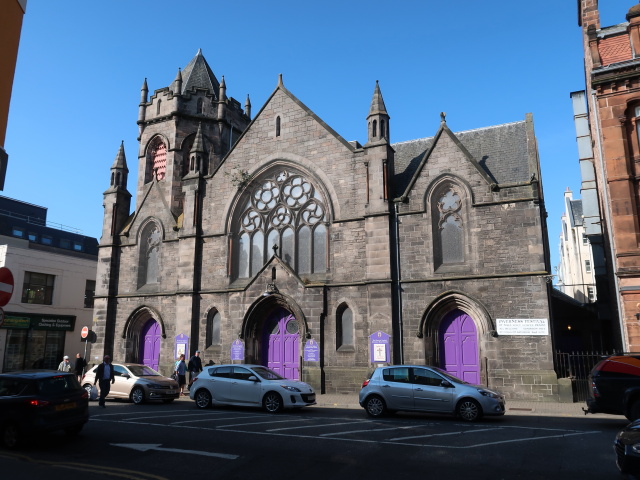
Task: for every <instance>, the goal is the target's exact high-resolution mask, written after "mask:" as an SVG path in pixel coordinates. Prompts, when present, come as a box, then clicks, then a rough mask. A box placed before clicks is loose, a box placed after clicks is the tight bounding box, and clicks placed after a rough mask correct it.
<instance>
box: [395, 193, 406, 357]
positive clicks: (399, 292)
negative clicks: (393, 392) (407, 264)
mask: <svg viewBox="0 0 640 480" xmlns="http://www.w3.org/2000/svg"><path fill="white" fill-rule="evenodd" d="M394 211H395V215H394V216H395V218H394V224H395V225H394V226H395V245H394V247H395V256H396V282H395V283H396V285H395V288H396V296H397V301H396V304H397V308H398V311H397V315H398V334H399V335H400V341H399V342H398V349H399V352H398V357H399V360H400V365H404V327H403V325H402V283H401V282H400V280H401V278H402V276H401V270H400V217H399V216H398V204H397V203H394Z"/></svg>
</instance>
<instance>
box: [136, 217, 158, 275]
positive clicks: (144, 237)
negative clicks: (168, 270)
mask: <svg viewBox="0 0 640 480" xmlns="http://www.w3.org/2000/svg"><path fill="white" fill-rule="evenodd" d="M161 245H162V233H161V231H160V227H158V225H156V224H155V223H154V222H149V223H148V224H147V225H146V226H145V227H144V229H143V230H142V234H141V235H140V251H139V261H138V287H141V286H143V285H148V284H156V283H158V282H159V281H160V247H161Z"/></svg>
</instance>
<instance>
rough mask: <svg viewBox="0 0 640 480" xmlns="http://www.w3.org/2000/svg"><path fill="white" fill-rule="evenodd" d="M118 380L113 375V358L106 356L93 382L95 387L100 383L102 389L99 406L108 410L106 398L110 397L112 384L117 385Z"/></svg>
mask: <svg viewBox="0 0 640 480" xmlns="http://www.w3.org/2000/svg"><path fill="white" fill-rule="evenodd" d="M115 381H116V378H115V376H114V373H113V365H111V357H110V356H109V355H105V356H104V361H103V362H102V363H101V364H100V365H98V368H97V369H96V379H95V381H94V382H93V384H94V385H95V384H96V383H98V385H99V387H100V398H99V399H98V406H100V407H102V408H107V406H106V405H105V404H104V400H105V398H107V395H109V391H110V390H111V384H112V383H115Z"/></svg>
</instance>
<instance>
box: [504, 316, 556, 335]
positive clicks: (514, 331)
mask: <svg viewBox="0 0 640 480" xmlns="http://www.w3.org/2000/svg"><path fill="white" fill-rule="evenodd" d="M496 330H497V332H498V335H549V321H548V320H547V319H546V318H496Z"/></svg>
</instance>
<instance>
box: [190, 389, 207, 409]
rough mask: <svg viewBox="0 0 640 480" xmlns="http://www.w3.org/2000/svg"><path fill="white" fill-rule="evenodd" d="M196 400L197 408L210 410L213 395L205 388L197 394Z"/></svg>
mask: <svg viewBox="0 0 640 480" xmlns="http://www.w3.org/2000/svg"><path fill="white" fill-rule="evenodd" d="M194 400H195V401H196V407H198V408H209V407H210V406H211V394H210V393H209V391H208V390H206V389H204V388H201V389H200V390H198V391H197V392H196V394H195V395H194Z"/></svg>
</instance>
